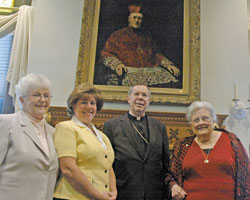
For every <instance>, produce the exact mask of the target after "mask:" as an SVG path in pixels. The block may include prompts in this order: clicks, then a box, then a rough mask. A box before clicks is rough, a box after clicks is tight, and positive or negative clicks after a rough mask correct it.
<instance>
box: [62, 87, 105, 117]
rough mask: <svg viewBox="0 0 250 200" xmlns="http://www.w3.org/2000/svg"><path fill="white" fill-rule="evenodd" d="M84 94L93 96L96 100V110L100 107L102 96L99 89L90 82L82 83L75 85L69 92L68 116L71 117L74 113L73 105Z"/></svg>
mask: <svg viewBox="0 0 250 200" xmlns="http://www.w3.org/2000/svg"><path fill="white" fill-rule="evenodd" d="M85 94H91V95H93V96H94V98H95V100H96V107H97V112H98V111H100V110H101V109H102V106H103V97H102V93H101V90H100V89H98V88H96V87H94V86H93V85H91V84H88V83H82V84H80V85H78V86H77V87H75V89H74V90H73V91H72V92H71V94H70V95H69V98H68V100H67V113H68V115H69V116H71V117H72V116H73V115H74V109H73V107H74V105H75V104H76V102H77V101H78V100H79V99H80V98H81V97H82V96H83V95H85Z"/></svg>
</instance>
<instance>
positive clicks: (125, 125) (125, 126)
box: [121, 113, 144, 159]
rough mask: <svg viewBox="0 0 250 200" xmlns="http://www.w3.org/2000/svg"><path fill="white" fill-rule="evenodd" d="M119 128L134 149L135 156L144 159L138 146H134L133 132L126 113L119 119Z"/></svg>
mask: <svg viewBox="0 0 250 200" xmlns="http://www.w3.org/2000/svg"><path fill="white" fill-rule="evenodd" d="M121 128H122V131H123V133H124V135H125V136H126V137H127V138H128V140H129V142H130V144H131V145H132V147H133V148H134V149H135V151H136V152H137V154H138V155H139V156H140V158H142V159H144V158H143V155H141V153H140V150H139V148H138V145H137V144H136V138H135V135H134V131H133V129H132V126H131V124H130V121H129V118H128V113H126V114H125V115H123V118H122V119H121Z"/></svg>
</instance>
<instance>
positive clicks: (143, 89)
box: [132, 85, 149, 94]
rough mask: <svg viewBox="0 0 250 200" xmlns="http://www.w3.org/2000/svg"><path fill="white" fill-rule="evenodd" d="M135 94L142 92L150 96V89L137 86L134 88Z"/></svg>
mask: <svg viewBox="0 0 250 200" xmlns="http://www.w3.org/2000/svg"><path fill="white" fill-rule="evenodd" d="M135 92H141V93H147V94H149V89H148V87H147V86H145V85H135V86H134V87H133V88H132V93H135Z"/></svg>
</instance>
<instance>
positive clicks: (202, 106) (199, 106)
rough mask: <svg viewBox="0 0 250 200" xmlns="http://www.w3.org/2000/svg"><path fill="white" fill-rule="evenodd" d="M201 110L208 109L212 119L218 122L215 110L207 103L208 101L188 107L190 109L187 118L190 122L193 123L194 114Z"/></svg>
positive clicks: (198, 102)
mask: <svg viewBox="0 0 250 200" xmlns="http://www.w3.org/2000/svg"><path fill="white" fill-rule="evenodd" d="M199 109H206V110H207V111H208V112H209V113H210V115H211V117H212V119H213V120H214V121H216V119H217V117H216V113H215V109H214V107H213V106H212V104H211V103H209V102H206V101H195V102H193V103H192V104H191V105H190V106H188V109H187V113H186V116H187V119H188V121H189V122H191V120H192V115H193V113H194V112H195V111H197V110H199Z"/></svg>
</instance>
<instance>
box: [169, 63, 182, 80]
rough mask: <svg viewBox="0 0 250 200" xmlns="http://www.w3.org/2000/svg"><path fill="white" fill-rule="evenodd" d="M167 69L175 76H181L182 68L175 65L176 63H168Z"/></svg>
mask: <svg viewBox="0 0 250 200" xmlns="http://www.w3.org/2000/svg"><path fill="white" fill-rule="evenodd" d="M167 69H168V70H169V71H170V72H171V73H172V74H174V76H176V77H178V76H180V70H179V69H178V68H177V67H175V66H174V65H168V66H167Z"/></svg>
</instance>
